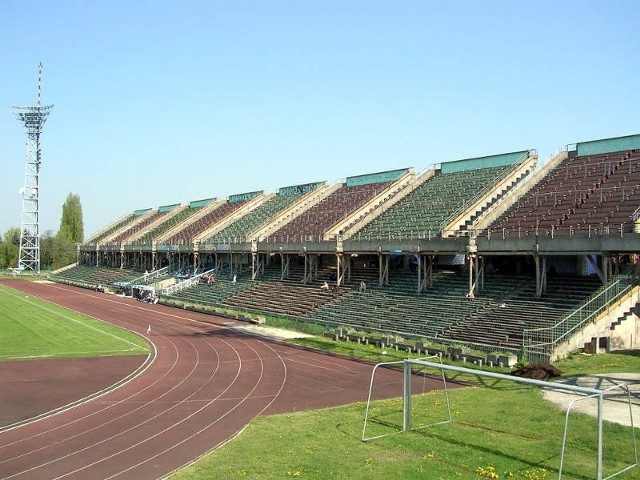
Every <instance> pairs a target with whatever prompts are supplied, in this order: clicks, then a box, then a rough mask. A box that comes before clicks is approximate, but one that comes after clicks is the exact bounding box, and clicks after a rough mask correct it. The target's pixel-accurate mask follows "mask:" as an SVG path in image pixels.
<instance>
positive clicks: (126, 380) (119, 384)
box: [0, 342, 157, 464]
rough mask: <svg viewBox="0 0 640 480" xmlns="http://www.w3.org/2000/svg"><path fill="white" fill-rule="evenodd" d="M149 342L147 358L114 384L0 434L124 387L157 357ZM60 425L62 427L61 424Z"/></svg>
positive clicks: (146, 368)
mask: <svg viewBox="0 0 640 480" xmlns="http://www.w3.org/2000/svg"><path fill="white" fill-rule="evenodd" d="M150 343H151V347H152V348H151V353H149V355H147V359H146V360H145V361H144V362H143V363H142V365H140V366H139V367H138V368H137V369H135V370H134V371H133V372H131V373H130V374H129V375H128V376H126V377H124V378H123V379H122V380H120V381H118V382H117V383H115V384H114V385H115V386H114V385H109V386H108V387H106V388H104V389H102V390H99V391H97V392H94V393H92V394H90V395H87V396H86V397H84V398H80V399H78V400H76V401H74V402H71V403H69V404H68V405H63V406H61V407H59V408H56V409H54V410H51V411H49V412H44V413H42V414H40V415H37V416H35V417H33V418H31V419H29V420H26V421H24V422H17V423H15V424H13V425H6V426H4V427H2V428H0V435H2V433H4V432H8V431H10V430H15V429H17V428H20V427H24V426H26V425H30V424H32V423H35V422H39V421H41V420H44V419H47V418H50V417H53V416H55V415H59V414H61V413H64V412H67V411H69V410H72V409H74V408H77V407H80V406H82V405H84V404H86V403H89V402H91V401H93V400H97V399H98V398H100V397H103V396H105V395H107V394H108V393H111V392H113V391H115V390H117V389H119V388H121V387H124V386H125V385H127V384H128V383H130V382H132V381H133V380H135V379H136V378H138V377H139V376H140V375H142V374H143V373H144V372H146V371H147V370H148V369H149V368H151V365H153V363H154V362H155V360H156V357H157V349H156V346H155V344H154V343H153V342H150ZM61 427H62V425H61ZM44 433H45V432H43V433H42V434H44ZM39 435H41V434H38V435H32V436H31V437H28V438H35V437H37V436H39ZM22 440H27V438H23V439H21V440H20V441H22ZM16 443H19V442H12V443H10V444H6V445H2V446H0V449H2V448H4V447H8V446H10V445H14V444H16ZM24 455H25V454H21V455H20V457H22V456H24ZM14 458H16V457H14ZM6 461H7V460H3V461H1V462H0V464H2V463H4V462H6Z"/></svg>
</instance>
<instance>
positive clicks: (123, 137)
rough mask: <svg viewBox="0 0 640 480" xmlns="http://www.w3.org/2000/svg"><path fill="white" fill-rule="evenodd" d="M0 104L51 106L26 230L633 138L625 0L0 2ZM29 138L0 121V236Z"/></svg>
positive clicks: (631, 32)
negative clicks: (77, 205) (36, 210)
mask: <svg viewBox="0 0 640 480" xmlns="http://www.w3.org/2000/svg"><path fill="white" fill-rule="evenodd" d="M0 19H1V20H2V22H1V23H2V28H1V29H0V45H1V47H0V52H2V55H1V56H0V58H1V59H2V68H1V69H0V97H1V98H0V105H3V106H10V105H30V104H34V103H35V100H36V86H37V65H38V62H40V61H42V63H43V65H44V72H43V103H44V104H54V105H55V107H54V109H53V111H52V113H51V115H50V117H49V120H48V121H47V123H46V125H45V128H44V133H43V136H42V146H43V149H42V154H43V155H42V160H43V165H42V169H41V174H40V185H41V194H40V199H41V206H40V212H41V215H40V219H41V220H40V221H41V231H44V230H53V231H54V232H55V231H57V230H58V227H59V222H60V216H61V208H62V204H63V202H64V200H65V198H66V196H67V195H68V194H69V193H70V192H73V193H76V194H78V195H79V196H80V199H81V202H82V206H83V212H84V225H85V234H86V236H89V235H91V234H92V233H95V232H96V231H98V230H99V229H101V228H103V227H105V226H106V225H107V224H109V223H110V222H112V221H114V220H116V219H117V218H120V217H121V216H123V215H125V214H127V213H129V212H132V211H133V210H137V209H141V208H149V207H152V208H157V207H159V206H162V205H169V204H173V203H187V202H189V201H192V200H199V199H203V198H210V197H219V198H220V197H226V196H228V195H230V194H236V193H244V192H250V191H255V190H265V191H267V192H272V191H275V190H277V189H278V188H279V187H282V186H287V185H297V184H301V183H308V182H315V181H323V180H327V181H329V182H330V183H333V182H335V181H337V180H339V179H342V178H346V177H348V176H351V175H360V174H366V173H373V172H379V171H384V170H392V169H396V168H402V167H413V168H414V170H415V171H416V172H419V171H422V170H423V169H425V168H427V167H429V166H430V165H432V164H434V163H440V162H445V161H451V160H458V159H463V158H471V157H478V156H485V155H491V154H497V153H505V152H511V151H516V150H524V149H528V148H536V149H538V151H539V154H540V159H541V161H543V162H544V161H546V160H547V159H548V158H549V157H550V156H551V155H552V154H553V153H554V152H555V151H557V150H558V148H560V147H562V146H563V145H566V144H572V143H576V142H580V141H587V140H595V139H599V138H608V137H616V136H622V135H630V134H636V133H640V101H639V100H640V2H638V1H637V0H628V1H624V0H613V1H604V0H602V1H597V2H595V1H589V0H579V1H557V0H553V1H547V0H536V1H528V2H526V1H516V0H510V1H471V0H470V1H456V0H453V1H441V0H439V1H430V0H423V1H375V0H373V1H372V0H367V1H349V0H341V1H331V0H321V1H300V0H291V1H277V0H276V1H225V2H219V1H190V0H186V1H180V2H176V1H165V0H158V1H142V0H135V1H130V0H129V1H122V0H115V1H114V0H111V1H97V0H96V1H93V0H86V1H80V0H76V1H67V0H57V1H49V2H44V1H34V0H4V1H3V2H2V8H1V10H0ZM25 144H26V135H25V133H24V131H23V129H22V127H21V126H20V124H19V123H18V122H17V120H15V118H14V117H13V114H12V112H11V110H10V109H8V108H6V109H4V112H2V113H1V114H0V158H1V159H2V167H3V168H2V174H3V185H2V187H1V188H0V205H1V209H0V233H4V232H5V231H6V230H7V229H8V228H9V227H12V226H16V227H18V226H20V221H21V217H20V214H21V208H22V207H21V199H20V197H19V195H18V190H19V189H20V187H21V186H22V185H23V183H24V160H25V152H26V150H25Z"/></svg>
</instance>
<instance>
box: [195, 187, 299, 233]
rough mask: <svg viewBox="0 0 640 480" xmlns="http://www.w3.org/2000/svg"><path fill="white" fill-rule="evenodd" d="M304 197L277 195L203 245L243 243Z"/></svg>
mask: <svg viewBox="0 0 640 480" xmlns="http://www.w3.org/2000/svg"><path fill="white" fill-rule="evenodd" d="M301 197H302V195H301V194H297V195H295V194H294V195H275V196H274V197H273V198H271V199H269V200H267V201H266V202H265V203H263V204H262V205H260V206H259V207H258V208H256V209H254V210H252V211H251V212H249V213H248V214H247V215H245V216H243V217H241V218H240V219H239V220H237V221H236V222H234V223H232V224H231V225H229V226H228V227H226V228H224V229H222V230H221V231H220V232H218V233H217V234H215V235H213V236H212V237H210V238H207V239H206V240H204V241H203V242H202V243H241V242H245V241H247V236H248V235H249V234H250V233H251V232H253V231H254V230H256V229H257V228H258V227H260V226H261V225H264V224H265V223H267V222H269V220H271V219H272V218H274V217H275V216H276V215H278V213H280V212H281V211H283V210H284V209H285V208H287V207H288V206H289V205H291V204H293V203H294V202H296V201H297V200H299V199H300V198H301Z"/></svg>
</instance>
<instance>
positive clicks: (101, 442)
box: [9, 340, 262, 480]
mask: <svg viewBox="0 0 640 480" xmlns="http://www.w3.org/2000/svg"><path fill="white" fill-rule="evenodd" d="M223 341H224V340H223ZM224 342H225V343H228V342H226V341H224ZM206 344H207V345H208V346H209V347H213V346H212V345H211V344H210V343H209V342H206ZM231 348H232V350H233V351H235V352H236V356H237V357H238V361H239V362H238V368H237V369H236V375H235V377H234V378H233V381H232V382H231V383H229V385H228V386H227V387H226V388H225V389H224V390H223V391H222V392H220V393H219V394H218V395H217V396H216V397H215V398H213V399H211V400H210V401H208V402H207V403H205V404H204V405H203V406H201V407H200V408H198V409H197V410H195V411H194V412H192V413H191V414H190V415H188V416H187V417H185V418H183V419H182V420H180V421H178V422H176V423H174V424H172V425H170V426H168V427H166V428H165V429H163V430H161V431H159V432H157V433H155V434H154V435H152V436H150V437H147V438H145V439H144V440H142V441H140V442H138V443H136V444H133V445H130V446H129V447H127V448H125V449H121V450H118V452H117V453H114V454H111V455H109V456H107V457H103V458H101V459H99V460H96V461H95V462H93V463H90V464H88V465H84V466H82V467H80V468H78V469H76V470H72V471H70V472H66V473H65V474H63V475H60V476H58V477H55V478H54V479H52V480H57V479H59V478H64V477H66V476H68V475H73V474H74V473H77V472H80V471H82V470H85V469H87V468H91V467H93V466H95V465H97V464H99V463H102V462H104V461H106V460H110V459H111V458H113V457H115V456H117V455H120V454H121V453H123V452H127V451H129V450H131V449H132V448H135V447H137V446H138V445H141V444H143V443H145V442H147V441H149V440H152V439H154V438H155V437H157V436H159V435H161V434H163V433H165V432H167V431H169V430H171V429H172V428H174V427H176V426H178V425H180V424H181V423H183V422H185V421H187V420H189V419H190V418H191V417H193V416H194V415H196V414H198V413H200V412H201V411H202V410H204V409H205V408H207V407H208V406H210V405H211V404H213V403H214V402H215V401H217V400H218V399H219V398H220V397H221V396H222V395H224V394H225V393H226V392H227V391H228V390H229V389H230V388H231V387H232V386H233V385H234V384H235V382H236V381H237V380H238V378H239V377H240V372H241V371H242V358H240V355H238V353H237V350H236V349H235V348H233V347H231ZM214 350H215V349H214ZM196 351H197V350H196ZM198 359H199V355H198ZM196 365H197V362H196ZM214 375H215V373H214V374H212V375H210V376H209V381H210V380H211V379H212V378H213V376H214ZM260 378H262V374H261V376H260ZM203 388H204V385H203V386H201V387H200V388H199V389H198V390H196V391H194V392H192V393H191V394H190V395H189V396H188V397H187V398H186V399H185V400H181V401H180V402H177V403H175V404H174V405H173V406H171V407H169V408H167V409H165V410H164V411H162V412H159V413H157V414H156V415H154V416H153V417H151V418H148V419H147V420H145V421H143V422H141V423H138V424H137V425H134V426H132V427H131V428H128V429H126V430H123V431H120V432H118V433H117V434H115V435H112V436H111V437H107V438H104V439H102V440H100V441H99V442H96V443H94V444H92V445H88V446H86V447H84V448H82V449H80V450H76V451H74V452H72V453H69V454H67V455H65V456H63V457H59V458H57V459H55V460H52V461H51V462H47V463H46V464H44V465H49V464H50V463H53V462H55V461H59V460H65V459H67V458H69V457H71V456H72V455H76V454H79V453H82V452H84V451H85V450H88V449H90V448H93V447H96V446H98V445H101V444H103V443H105V442H107V441H109V440H112V439H114V438H117V437H120V436H122V435H124V434H125V433H128V432H130V431H132V430H135V429H137V428H139V427H140V426H141V425H144V424H146V423H149V422H151V421H153V420H155V419H156V418H158V417H159V416H161V415H164V414H166V413H168V412H170V411H171V410H173V409H174V408H177V407H178V406H180V405H182V404H183V403H186V400H187V399H189V398H191V397H193V396H194V395H196V394H197V393H199V392H200V391H201V390H202V389H203ZM256 388H257V384H256V385H255V386H254V388H253V389H252V392H253V391H255V389H256ZM245 398H246V397H245ZM235 408H237V406H236V407H234V409H235ZM147 461H148V460H147ZM132 468H133V467H132ZM125 471H126V470H125ZM120 473H122V472H118V473H117V475H119V474H120ZM9 478H11V477H9ZM107 478H109V477H107ZM105 480H106V478H105Z"/></svg>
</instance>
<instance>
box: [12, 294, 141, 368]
mask: <svg viewBox="0 0 640 480" xmlns="http://www.w3.org/2000/svg"><path fill="white" fill-rule="evenodd" d="M0 312H2V313H1V314H0V360H18V359H26V358H70V357H96V356H104V355H133V354H147V353H148V352H149V348H148V346H147V343H146V341H145V339H144V338H142V337H140V336H139V335H135V334H133V333H131V332H128V331H126V330H122V329H120V328H117V327H114V326H113V325H110V324H108V323H105V322H102V321H100V320H97V319H95V318H91V317H87V316H86V315H82V314H79V313H76V312H73V311H71V310H68V309H65V308H62V307H59V306H57V305H53V304H51V303H47V302H44V301H42V300H39V299H37V298H34V297H30V296H27V295H25V294H24V293H22V292H19V291H17V290H13V289H10V288H6V287H4V286H0Z"/></svg>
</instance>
